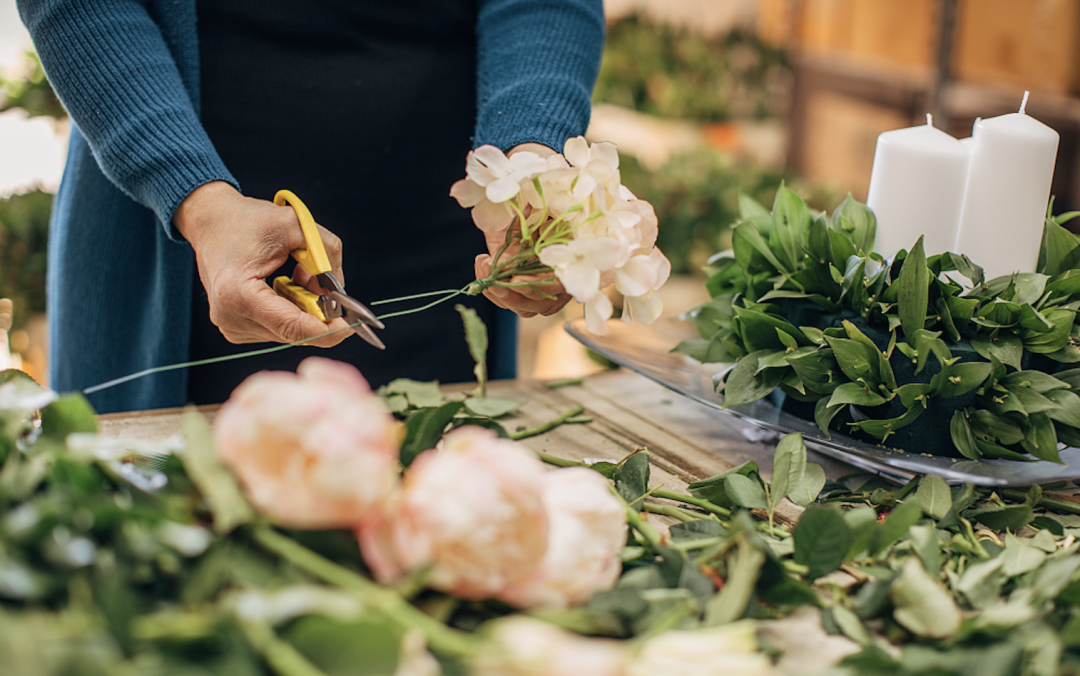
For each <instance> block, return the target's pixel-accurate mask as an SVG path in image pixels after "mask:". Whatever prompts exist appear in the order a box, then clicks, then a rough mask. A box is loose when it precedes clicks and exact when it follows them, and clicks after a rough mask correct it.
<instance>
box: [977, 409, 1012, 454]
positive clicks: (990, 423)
mask: <svg viewBox="0 0 1080 676" xmlns="http://www.w3.org/2000/svg"><path fill="white" fill-rule="evenodd" d="M968 420H969V422H970V423H971V432H972V434H973V435H974V436H975V439H976V440H980V439H981V440H983V441H993V442H995V443H999V444H1001V445H1003V446H1011V445H1013V444H1018V443H1020V440H1021V439H1023V438H1024V430H1022V429H1021V428H1020V426H1019V425H1017V424H1016V423H1014V422H1012V421H1011V420H1009V419H1007V418H1003V417H1002V416H999V415H995V414H993V413H991V412H990V411H987V410H984V409H977V410H975V411H973V412H972V413H971V415H970V417H969V418H968Z"/></svg>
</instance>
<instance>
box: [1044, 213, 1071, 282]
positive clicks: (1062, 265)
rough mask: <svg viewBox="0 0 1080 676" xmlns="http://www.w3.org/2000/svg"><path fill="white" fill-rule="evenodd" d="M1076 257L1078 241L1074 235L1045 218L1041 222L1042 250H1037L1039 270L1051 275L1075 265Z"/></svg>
mask: <svg viewBox="0 0 1080 676" xmlns="http://www.w3.org/2000/svg"><path fill="white" fill-rule="evenodd" d="M1078 259H1080V241H1078V240H1077V238H1076V235H1074V234H1072V233H1071V232H1069V231H1068V230H1066V229H1065V228H1063V227H1061V226H1060V225H1058V224H1057V223H1055V222H1054V221H1052V220H1050V219H1047V220H1046V221H1045V223H1044V224H1043V239H1042V250H1041V251H1040V252H1039V261H1040V262H1041V263H1042V265H1041V266H1040V267H1039V272H1042V273H1043V274H1047V275H1050V276H1051V277H1053V276H1055V275H1059V274H1061V273H1062V272H1065V271H1066V270H1070V269H1072V268H1074V267H1076V262H1077V260H1078Z"/></svg>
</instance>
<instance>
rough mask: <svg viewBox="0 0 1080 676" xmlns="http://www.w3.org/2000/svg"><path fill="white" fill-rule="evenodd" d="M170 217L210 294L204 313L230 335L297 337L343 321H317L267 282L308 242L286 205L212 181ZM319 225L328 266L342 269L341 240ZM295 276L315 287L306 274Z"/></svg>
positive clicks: (325, 341)
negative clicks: (193, 254) (192, 256)
mask: <svg viewBox="0 0 1080 676" xmlns="http://www.w3.org/2000/svg"><path fill="white" fill-rule="evenodd" d="M173 223H174V224H175V225H176V229H177V230H179V231H180V234H181V235H183V236H184V238H185V239H187V241H188V242H190V243H191V246H192V248H193V249H195V260H196V263H197V264H198V267H199V279H200V280H202V283H203V286H204V287H206V293H207V296H208V297H209V300H210V321H212V322H213V323H214V324H215V325H216V326H217V327H218V328H219V329H220V330H221V333H222V335H224V336H225V338H226V339H227V340H228V341H229V342H231V343H260V342H266V341H274V342H279V343H295V342H300V341H303V340H307V339H312V338H314V336H318V335H320V334H323V333H326V332H327V331H332V330H334V329H346V328H347V327H348V324H346V322H345V320H343V319H340V318H338V319H334V320H333V321H331V322H330V323H329V324H326V323H323V322H321V321H319V319H318V318H316V317H315V316H313V315H310V314H308V313H306V312H304V311H303V310H301V309H300V308H298V307H297V306H295V305H293V304H292V303H291V302H289V301H288V300H286V299H284V298H282V297H281V296H279V295H277V294H276V293H274V290H273V289H271V288H270V286H269V285H267V283H266V278H267V277H268V276H269V275H272V274H273V273H274V271H276V270H277V269H278V268H279V267H281V265H283V264H284V263H285V261H286V260H287V259H288V258H289V253H290V252H291V251H294V250H296V249H303V248H306V244H305V242H304V234H303V231H302V230H301V229H300V222H299V221H298V220H297V218H296V212H295V211H293V209H292V207H287V206H286V207H279V206H277V205H275V204H274V203H273V202H268V201H266V200H259V199H253V198H250V197H244V196H243V195H241V194H240V193H239V192H237V191H236V189H235V188H233V187H232V186H231V185H229V184H228V183H224V182H222V181H213V182H211V183H207V184H205V185H202V186H200V187H199V188H196V189H195V190H194V191H192V193H191V194H190V195H188V197H187V199H185V200H184V201H183V202H182V203H181V204H180V208H178V209H177V210H176V214H174V215H173ZM319 233H320V234H321V235H322V240H323V245H324V246H325V247H326V253H327V255H328V256H329V257H330V263H331V265H332V266H333V267H334V273H335V274H337V275H340V274H341V240H340V239H338V237H337V236H336V235H334V234H333V233H331V232H330V231H329V230H327V229H325V228H323V227H322V226H319ZM298 267H299V265H298ZM301 272H302V271H301ZM296 277H297V282H298V283H300V284H302V285H304V286H306V287H308V288H309V289H313V290H315V289H317V285H316V284H315V282H314V280H313V279H311V278H310V276H309V275H304V274H297V275H296ZM339 279H340V277H339ZM350 335H352V333H351V332H350V331H344V330H343V331H340V332H338V333H334V334H331V335H329V336H324V337H322V338H318V339H315V340H311V341H310V343H311V344H312V345H317V346H319V347H332V346H334V345H337V344H338V343H340V342H341V341H343V340H345V339H346V338H348V337H349V336H350Z"/></svg>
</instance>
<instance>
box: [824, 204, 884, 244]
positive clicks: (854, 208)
mask: <svg viewBox="0 0 1080 676" xmlns="http://www.w3.org/2000/svg"><path fill="white" fill-rule="evenodd" d="M837 222H839V223H838V224H839V226H840V230H842V231H843V232H844V233H845V234H846V235H848V237H850V238H851V242H852V244H854V245H855V248H856V250H857V251H858V252H859V253H862V254H869V253H870V252H871V251H872V250H873V248H874V239H875V238H876V236H877V217H876V216H874V212H873V211H871V210H870V209H869V208H868V207H867V206H866V205H865V204H862V203H860V202H858V201H856V200H855V198H854V197H852V196H851V193H848V195H847V197H846V198H844V201H843V202H841V203H840V206H838V207H837V208H836V211H835V212H833V223H834V225H836V224H837Z"/></svg>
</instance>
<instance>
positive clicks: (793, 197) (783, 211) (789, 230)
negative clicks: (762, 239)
mask: <svg viewBox="0 0 1080 676" xmlns="http://www.w3.org/2000/svg"><path fill="white" fill-rule="evenodd" d="M811 220H812V219H811V218H810V211H809V210H808V209H807V208H806V203H804V202H803V201H802V198H801V197H799V196H798V195H797V194H795V193H794V192H793V191H792V190H790V189H789V188H787V187H786V186H784V185H781V186H780V189H779V190H777V191H776V199H775V200H774V201H773V210H772V223H773V229H772V232H771V233H770V236H769V246H770V248H772V250H773V251H774V252H775V253H776V255H777V257H778V258H780V260H782V261H784V263H785V265H786V266H787V267H786V269H787V270H788V271H789V272H794V271H795V267H796V265H797V264H798V263H799V261H800V260H802V253H803V251H802V243H803V242H805V241H806V234H807V232H808V231H809V230H810V223H811Z"/></svg>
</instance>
